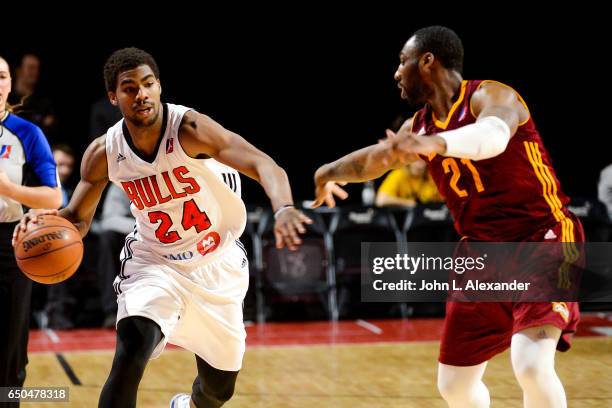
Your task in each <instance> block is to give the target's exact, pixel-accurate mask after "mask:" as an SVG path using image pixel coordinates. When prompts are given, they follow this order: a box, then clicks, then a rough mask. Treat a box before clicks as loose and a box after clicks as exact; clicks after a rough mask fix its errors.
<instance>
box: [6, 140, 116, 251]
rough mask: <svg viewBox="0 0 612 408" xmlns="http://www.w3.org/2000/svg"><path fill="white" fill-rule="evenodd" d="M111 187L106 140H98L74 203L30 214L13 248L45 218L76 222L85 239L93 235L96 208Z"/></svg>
mask: <svg viewBox="0 0 612 408" xmlns="http://www.w3.org/2000/svg"><path fill="white" fill-rule="evenodd" d="M107 184H108V165H107V161H106V136H100V137H99V138H97V139H95V140H94V141H93V142H92V143H91V144H90V145H89V147H88V148H87V150H86V151H85V153H84V154H83V159H82V161H81V180H80V181H79V184H78V185H77V187H76V189H75V190H74V193H73V194H72V197H71V198H70V202H69V203H68V205H67V206H66V208H63V209H61V210H59V211H58V210H51V209H38V210H30V211H28V212H27V213H26V214H25V215H24V216H23V218H22V219H21V222H20V223H19V224H18V225H17V226H16V227H15V231H14V233H13V245H15V242H16V241H17V239H18V237H19V234H20V233H23V232H24V231H25V230H26V229H27V226H28V224H29V223H30V222H32V223H36V221H37V217H39V216H41V215H46V214H50V215H59V216H60V217H64V218H66V219H67V220H68V221H70V222H72V223H73V224H74V225H75V227H76V228H77V229H78V230H79V232H80V233H81V236H82V237H84V236H85V235H86V234H87V231H89V227H90V225H91V221H92V219H93V216H94V213H95V212H96V207H97V206H98V202H99V201H100V197H102V192H103V191H104V188H105V187H106V185H107Z"/></svg>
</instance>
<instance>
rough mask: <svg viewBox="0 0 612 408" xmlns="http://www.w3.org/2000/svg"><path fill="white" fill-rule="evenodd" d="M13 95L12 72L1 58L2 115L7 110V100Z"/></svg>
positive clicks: (0, 97) (0, 96)
mask: <svg viewBox="0 0 612 408" xmlns="http://www.w3.org/2000/svg"><path fill="white" fill-rule="evenodd" d="M10 93H11V71H10V70H9V66H8V64H7V63H6V61H5V60H3V59H2V58H0V114H1V113H4V109H6V100H7V98H8V95H9V94H10Z"/></svg>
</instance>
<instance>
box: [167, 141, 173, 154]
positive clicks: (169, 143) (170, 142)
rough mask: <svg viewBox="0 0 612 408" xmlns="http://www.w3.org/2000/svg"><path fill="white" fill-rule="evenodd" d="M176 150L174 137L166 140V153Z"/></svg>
mask: <svg viewBox="0 0 612 408" xmlns="http://www.w3.org/2000/svg"><path fill="white" fill-rule="evenodd" d="M173 151H174V138H173V137H171V138H170V139H168V140H166V154H168V153H172V152H173Z"/></svg>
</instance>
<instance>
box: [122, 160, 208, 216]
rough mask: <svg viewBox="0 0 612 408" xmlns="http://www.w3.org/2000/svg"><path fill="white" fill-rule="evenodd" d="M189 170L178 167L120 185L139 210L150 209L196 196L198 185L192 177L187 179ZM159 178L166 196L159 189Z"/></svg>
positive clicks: (123, 182)
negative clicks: (174, 200) (175, 200)
mask: <svg viewBox="0 0 612 408" xmlns="http://www.w3.org/2000/svg"><path fill="white" fill-rule="evenodd" d="M188 174H189V169H187V167H185V166H179V167H177V168H175V169H172V171H171V172H168V171H163V172H162V173H161V174H158V175H157V174H156V175H153V176H148V177H143V178H139V179H136V180H130V181H122V182H121V185H122V186H123V189H124V190H125V193H126V194H127V196H128V198H129V199H130V201H131V202H132V203H133V204H134V206H135V207H136V208H138V209H139V210H142V209H144V208H145V207H147V208H151V207H154V206H156V205H159V204H163V203H167V202H168V201H170V200H173V199H177V198H181V197H185V196H187V195H192V194H196V193H197V192H199V191H200V185H199V184H198V182H197V181H196V179H194V178H193V177H187V175H188ZM160 176H161V178H162V180H163V184H162V185H165V186H166V190H167V191H168V194H166V195H164V192H162V190H161V189H160V184H161V183H159V182H158V178H159V177H160Z"/></svg>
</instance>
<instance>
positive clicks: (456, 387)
mask: <svg viewBox="0 0 612 408" xmlns="http://www.w3.org/2000/svg"><path fill="white" fill-rule="evenodd" d="M465 391H466V390H465V384H462V382H461V381H460V380H459V379H458V378H457V377H454V376H444V375H438V392H439V393H440V395H441V396H442V398H444V399H445V400H446V401H451V400H454V399H456V398H460V397H461V393H462V392H465Z"/></svg>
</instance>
